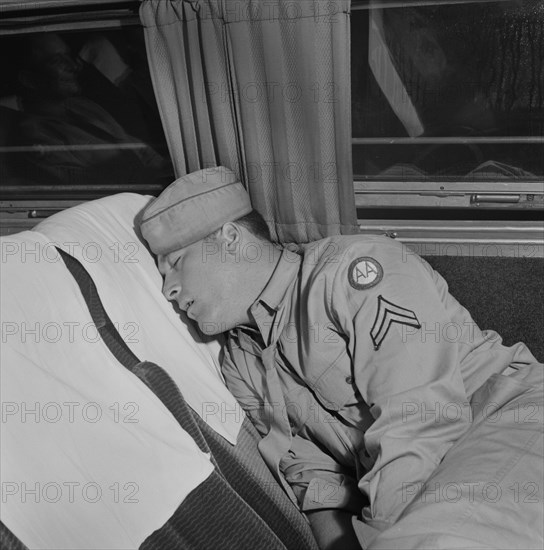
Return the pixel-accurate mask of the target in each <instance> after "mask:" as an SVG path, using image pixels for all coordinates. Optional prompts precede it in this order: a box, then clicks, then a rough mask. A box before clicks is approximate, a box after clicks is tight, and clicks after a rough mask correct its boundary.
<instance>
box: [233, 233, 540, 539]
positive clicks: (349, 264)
mask: <svg viewBox="0 0 544 550" xmlns="http://www.w3.org/2000/svg"><path fill="white" fill-rule="evenodd" d="M251 313H252V315H253V317H254V320H255V322H256V325H257V327H258V328H251V327H238V328H236V329H234V330H232V331H231V332H230V333H229V338H228V344H227V350H226V353H225V359H224V362H223V373H224V376H225V379H226V382H227V385H228V387H229V389H230V391H231V392H232V393H233V394H234V396H235V397H236V398H237V399H238V401H239V402H240V403H241V405H242V407H243V408H244V410H245V411H246V412H247V414H248V415H249V416H250V418H251V419H252V421H253V422H254V424H255V425H256V427H257V429H258V430H259V432H260V433H261V435H262V436H266V435H267V434H269V431H270V432H271V433H272V432H273V431H274V430H276V431H279V432H282V434H277V435H278V437H279V438H278V441H280V442H281V443H280V444H277V445H276V446H270V445H269V446H268V447H267V448H266V449H265V452H263V455H264V458H265V460H266V461H267V463H268V465H269V466H270V467H271V469H272V470H273V471H275V472H276V473H277V472H280V471H281V474H282V476H283V478H284V479H281V478H280V481H282V482H284V481H285V480H286V481H287V482H288V484H289V485H290V487H291V489H292V491H293V492H294V494H295V495H296V498H297V499H298V502H299V504H300V507H301V509H302V510H303V511H309V510H314V509H324V508H329V509H330V508H341V509H345V510H350V511H352V512H353V513H354V514H361V515H362V518H363V520H364V521H365V522H366V523H367V524H368V525H369V526H371V527H374V528H376V529H379V530H383V529H385V528H386V527H388V526H389V525H391V524H392V523H394V522H395V520H396V519H397V518H398V517H399V516H400V514H401V513H402V511H403V510H404V508H406V506H408V504H409V503H410V499H409V498H408V497H407V492H406V491H404V488H405V487H406V486H407V484H414V483H423V482H425V480H426V479H427V478H428V477H429V476H430V474H431V473H432V472H433V470H434V469H435V468H436V466H437V465H438V464H439V463H440V461H441V459H442V458H443V456H444V454H445V453H446V452H447V450H448V449H449V448H450V447H451V445H452V444H453V443H454V442H455V441H456V440H458V439H459V438H460V437H461V436H462V435H463V434H464V433H465V432H466V430H467V429H468V427H469V426H470V424H471V421H472V418H471V407H470V398H471V396H472V394H473V393H474V392H475V391H476V389H478V388H479V387H480V386H481V385H482V384H483V383H484V382H485V381H486V380H487V379H488V378H489V377H490V376H491V375H492V374H495V373H500V372H502V371H503V370H504V369H506V368H507V367H508V366H509V365H511V366H512V367H514V368H515V367H516V366H521V365H525V364H530V363H534V362H535V361H536V360H535V358H534V357H533V356H532V354H531V353H530V352H529V350H528V349H527V348H526V347H525V345H523V344H517V345H515V346H512V347H510V348H508V347H505V346H503V345H502V341H501V339H500V337H499V336H498V335H497V334H496V333H495V332H493V331H481V330H480V329H479V328H478V327H477V326H476V324H475V323H474V321H473V320H472V318H471V316H470V314H469V313H468V311H467V310H466V309H465V308H463V307H462V306H461V305H460V304H459V303H458V302H457V301H456V300H455V299H454V298H453V297H452V296H451V295H450V294H449V293H448V287H447V284H446V282H445V281H444V279H443V278H442V277H441V276H440V275H439V274H438V273H437V272H435V271H434V270H433V269H432V268H431V267H430V266H429V265H428V264H427V263H426V262H425V261H424V260H422V259H421V258H419V257H418V256H416V255H415V254H413V253H412V252H411V251H409V250H408V249H407V248H405V247H404V246H403V245H401V244H399V243H397V242H396V241H393V240H391V239H389V238H387V237H381V236H375V237H362V236H349V237H331V238H327V239H323V240H320V241H316V242H314V243H310V244H307V245H302V246H301V247H300V249H299V251H298V252H297V253H293V252H290V251H288V250H284V251H283V254H282V256H281V259H280V260H279V263H278V265H277V267H276V269H275V271H274V273H273V275H272V277H271V279H270V281H269V282H268V284H267V286H266V288H265V289H264V291H263V292H262V294H261V296H260V297H259V298H258V300H257V301H256V302H255V303H254V304H253V306H252V308H251ZM263 352H264V353H263ZM269 352H270V353H269ZM265 355H266V356H267V357H268V362H270V361H271V359H270V357H272V367H271V366H270V364H269V365H268V369H267V365H266V364H265V363H266V361H263V357H265ZM278 396H280V397H279V398H278ZM274 419H275V420H274ZM271 427H272V428H271ZM272 435H274V434H272ZM280 436H281V437H280ZM281 438H283V439H281ZM265 439H266V438H265ZM410 486H413V485H410Z"/></svg>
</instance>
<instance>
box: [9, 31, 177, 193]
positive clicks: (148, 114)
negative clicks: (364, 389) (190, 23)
mask: <svg viewBox="0 0 544 550" xmlns="http://www.w3.org/2000/svg"><path fill="white" fill-rule="evenodd" d="M0 47H1V48H2V50H3V51H10V52H11V55H10V56H9V59H6V61H5V62H4V63H3V67H2V72H3V74H4V78H3V79H2V85H1V88H0V110H1V111H2V117H1V121H2V122H1V123H0V126H1V131H0V139H1V143H0V147H1V149H0V151H1V160H0V162H1V166H0V168H1V171H2V179H3V183H4V186H6V184H7V189H6V187H5V188H4V192H3V194H5V193H6V192H7V193H8V195H9V194H10V193H11V196H24V195H26V194H31V196H32V197H33V198H52V197H55V196H56V197H59V196H63V197H66V196H71V197H78V196H82V195H85V198H94V197H97V196H100V195H106V194H111V193H114V192H118V191H122V190H135V191H136V190H138V191H143V192H157V191H158V190H160V189H161V188H163V187H164V186H165V185H166V184H168V183H170V182H171V181H172V178H173V168H172V164H171V162H170V159H169V155H168V149H167V145H166V140H165V137H164V133H163V130H162V125H161V120H160V116H159V112H158V109H157V105H156V102H155V98H154V93H153V88H152V84H151V80H150V76H149V69H148V65H147V57H146V53H145V44H144V38H143V31H142V29H141V27H140V26H122V27H120V28H115V29H107V28H106V29H97V28H84V29H83V30H78V31H65V30H62V31H59V30H57V29H52V30H45V31H44V30H42V31H41V32H25V33H22V34H20V35H15V36H14V35H13V34H12V35H8V36H5V35H2V36H0Z"/></svg>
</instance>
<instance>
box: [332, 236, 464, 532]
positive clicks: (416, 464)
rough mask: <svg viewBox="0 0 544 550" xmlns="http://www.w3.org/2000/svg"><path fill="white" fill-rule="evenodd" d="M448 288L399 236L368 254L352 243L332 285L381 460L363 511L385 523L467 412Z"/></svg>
mask: <svg viewBox="0 0 544 550" xmlns="http://www.w3.org/2000/svg"><path fill="white" fill-rule="evenodd" d="M444 284H445V283H444ZM443 290H444V289H440V288H438V287H437V285H436V282H435V280H434V278H433V272H432V270H431V269H430V268H429V267H426V266H425V265H424V264H423V262H422V261H421V260H420V259H419V258H417V257H414V256H413V255H409V254H406V253H405V251H404V249H403V248H401V247H400V246H399V245H397V244H394V245H393V244H392V245H387V244H386V245H385V246H380V245H377V246H375V247H374V248H371V249H370V253H369V250H368V247H367V248H366V249H364V250H360V249H358V248H357V246H355V247H354V248H353V249H351V250H349V251H348V253H347V254H345V255H344V257H343V259H342V261H341V262H340V265H339V266H338V269H336V270H335V276H334V279H333V280H332V283H331V285H330V287H329V300H330V302H329V303H330V307H331V312H330V313H331V315H333V316H334V317H336V319H337V322H338V324H339V326H340V330H341V331H342V332H343V333H344V334H346V335H347V341H348V346H349V352H350V354H351V357H352V365H353V377H354V383H355V385H356V387H357V389H358V391H359V392H360V394H361V396H362V398H363V399H364V401H365V402H366V403H367V404H368V406H369V407H370V412H371V414H372V416H373V418H374V419H375V420H374V423H373V424H372V425H371V426H370V428H369V429H368V430H367V431H366V433H365V438H364V441H365V446H366V451H367V452H368V453H369V454H370V456H371V457H372V459H373V460H374V461H375V462H374V466H373V467H372V469H371V470H370V471H369V472H368V473H367V474H366V475H365V476H364V477H363V478H362V480H361V481H360V483H359V487H360V489H361V490H362V491H363V492H364V493H365V494H366V495H367V496H368V498H369V500H370V507H369V508H366V509H364V510H363V517H364V519H365V521H366V522H367V523H368V524H370V525H372V526H375V527H377V528H379V529H380V530H381V529H383V528H385V527H387V526H388V525H390V524H391V523H393V522H395V521H396V520H397V519H398V517H399V516H400V514H401V513H402V511H403V510H404V508H406V506H407V505H408V504H409V503H410V501H411V500H412V499H413V498H414V495H415V494H417V492H418V491H419V489H421V488H422V487H423V484H424V483H425V481H426V480H427V479H428V478H429V476H430V475H431V473H432V472H433V471H434V469H435V468H436V467H437V465H438V464H439V462H440V461H441V459H442V457H443V456H444V454H445V453H446V451H447V450H448V449H449V447H450V446H451V445H452V444H453V442H454V441H456V440H457V439H458V438H459V437H460V436H461V435H462V434H463V433H464V432H465V431H466V429H467V427H468V424H469V421H470V408H469V403H468V399H467V396H466V392H465V388H464V384H463V379H462V376H461V372H460V364H459V363H460V359H459V352H458V338H460V337H462V330H463V327H456V326H455V324H456V323H454V322H453V321H452V319H450V318H449V317H448V312H447V310H446V308H445V306H444V305H443V303H442V300H441V298H440V296H441V293H442V294H443Z"/></svg>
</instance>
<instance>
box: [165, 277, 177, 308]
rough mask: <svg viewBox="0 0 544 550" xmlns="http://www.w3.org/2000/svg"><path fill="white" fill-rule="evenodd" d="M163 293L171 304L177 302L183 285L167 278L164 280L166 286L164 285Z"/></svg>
mask: <svg viewBox="0 0 544 550" xmlns="http://www.w3.org/2000/svg"><path fill="white" fill-rule="evenodd" d="M162 293H163V295H164V297H165V298H166V299H167V300H169V301H171V302H173V301H176V300H177V299H178V298H179V295H180V293H181V284H180V283H179V282H178V281H175V280H171V279H169V278H168V276H166V277H165V278H164V284H163V285H162Z"/></svg>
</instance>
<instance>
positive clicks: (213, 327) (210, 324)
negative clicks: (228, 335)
mask: <svg viewBox="0 0 544 550" xmlns="http://www.w3.org/2000/svg"><path fill="white" fill-rule="evenodd" d="M197 323H198V328H199V329H200V332H202V334H205V335H206V336H216V335H217V334H222V333H223V332H227V331H229V330H231V329H233V328H234V327H235V326H236V324H233V323H228V322H224V321H197Z"/></svg>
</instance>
